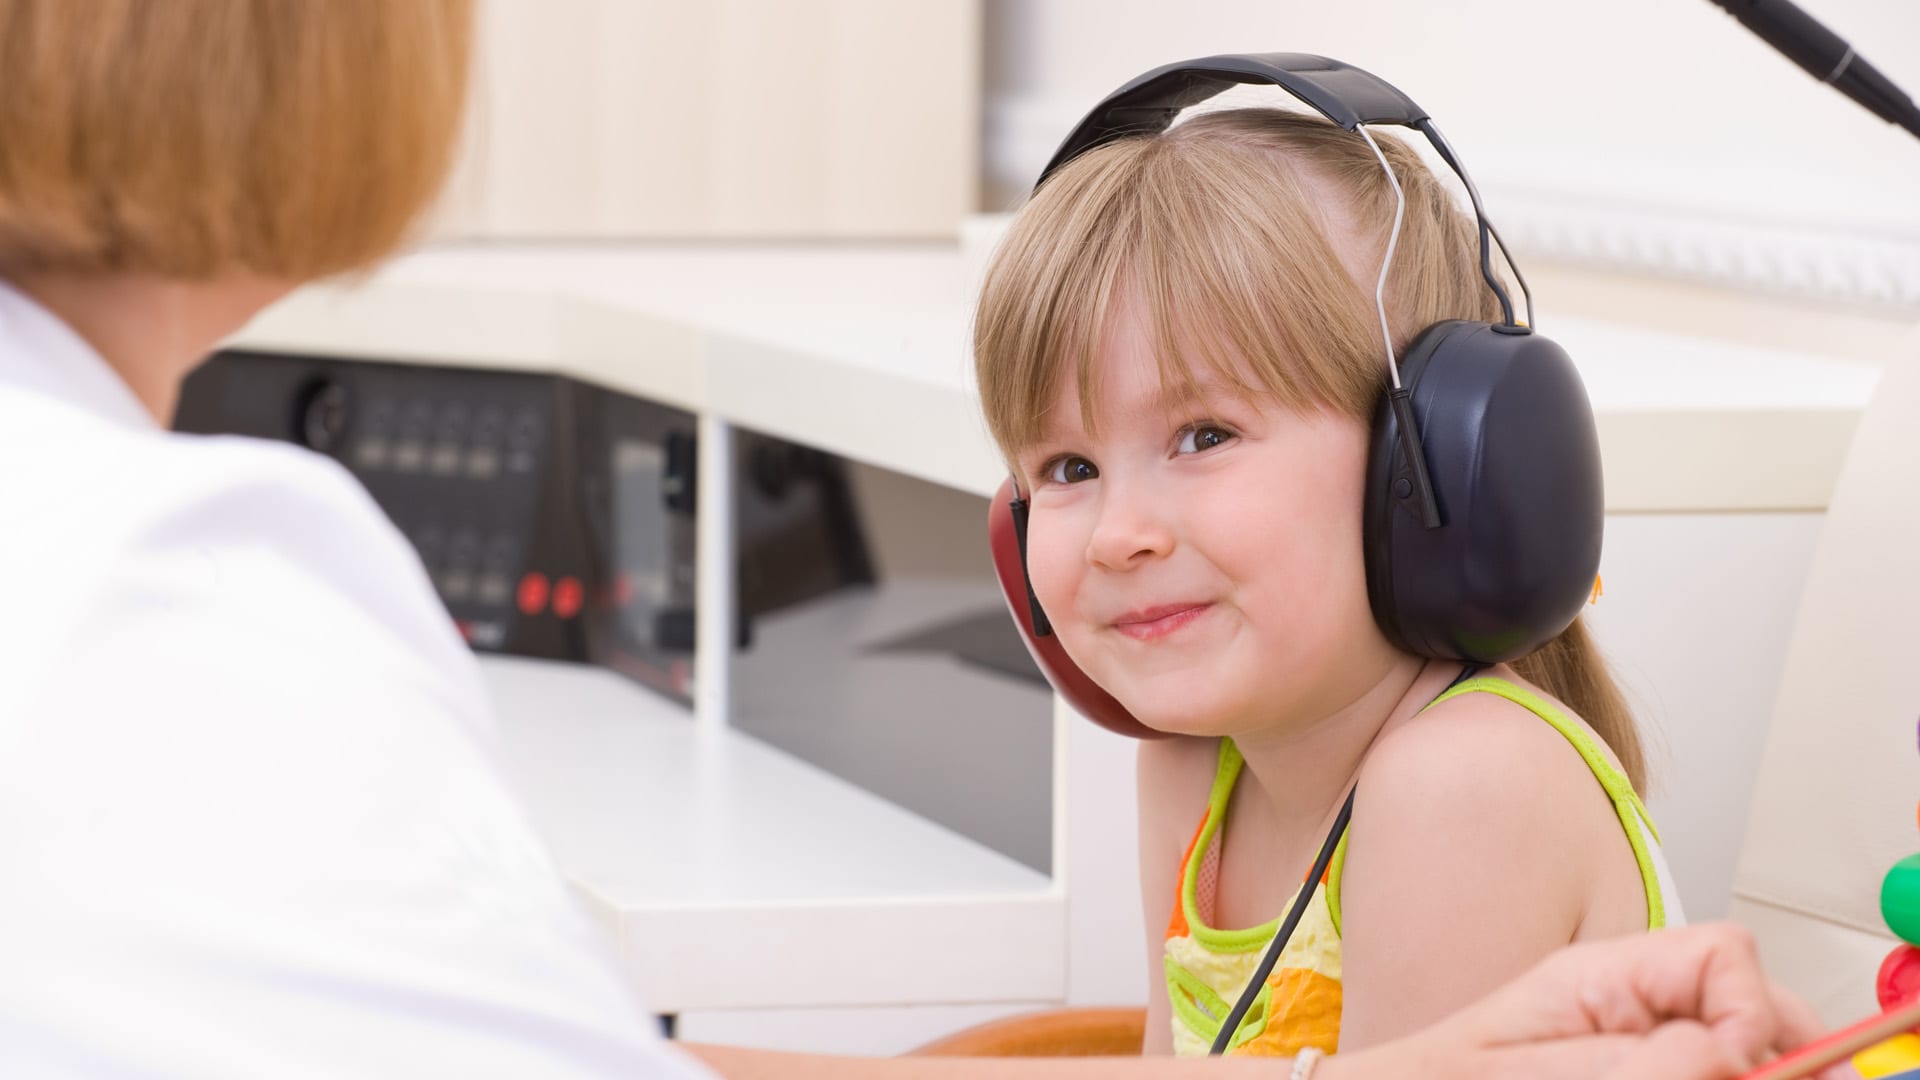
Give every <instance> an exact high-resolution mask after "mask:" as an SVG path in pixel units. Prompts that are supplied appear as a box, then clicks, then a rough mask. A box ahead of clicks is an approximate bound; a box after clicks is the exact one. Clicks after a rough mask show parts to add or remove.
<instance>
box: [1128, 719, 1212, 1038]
mask: <svg viewBox="0 0 1920 1080" xmlns="http://www.w3.org/2000/svg"><path fill="white" fill-rule="evenodd" d="M1219 748H1220V744H1219V742H1218V740H1215V739H1190V738H1176V739H1152V740H1147V741H1144V742H1142V743H1141V744H1140V750H1139V754H1138V758H1137V767H1136V777H1137V781H1136V782H1137V790H1138V792H1139V813H1140V910H1141V912H1142V913H1143V914H1144V915H1145V917H1146V946H1147V948H1146V960H1147V1032H1146V1039H1145V1040H1144V1044H1143V1045H1142V1046H1141V1053H1143V1054H1146V1055H1148V1056H1150V1057H1152V1056H1165V1055H1168V1054H1171V1053H1173V1026H1172V1025H1173V1018H1172V1008H1173V1007H1172V1006H1171V1005H1170V1004H1169V1003H1168V1002H1167V977H1166V968H1165V959H1164V958H1165V955H1166V942H1167V921H1168V920H1169V919H1171V918H1172V916H1173V905H1174V903H1175V901H1176V899H1177V897H1178V895H1179V893H1178V889H1177V885H1178V880H1179V874H1180V857H1181V856H1182V855H1184V854H1185V853H1186V845H1187V843H1188V841H1190V840H1191V839H1192V838H1193V832H1194V829H1196V828H1198V827H1199V824H1200V820H1201V818H1202V817H1203V816H1205V814H1206V809H1207V792H1208V790H1209V789H1210V788H1211V787H1212V786H1213V766H1214V762H1215V761H1216V760H1217V758H1218V756H1219V752H1220V749H1219Z"/></svg>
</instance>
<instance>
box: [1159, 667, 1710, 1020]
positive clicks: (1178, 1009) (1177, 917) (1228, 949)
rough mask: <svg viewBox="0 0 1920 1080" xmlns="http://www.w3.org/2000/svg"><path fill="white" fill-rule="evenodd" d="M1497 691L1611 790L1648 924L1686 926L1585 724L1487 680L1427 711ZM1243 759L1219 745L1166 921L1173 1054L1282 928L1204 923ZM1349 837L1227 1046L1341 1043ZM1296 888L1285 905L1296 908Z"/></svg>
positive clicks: (1640, 824) (1222, 1004)
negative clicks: (1343, 877)
mask: <svg viewBox="0 0 1920 1080" xmlns="http://www.w3.org/2000/svg"><path fill="white" fill-rule="evenodd" d="M1475 693H1483V694H1498V695H1500V696H1501V697H1504V698H1506V699H1507V700H1509V701H1512V702H1514V703H1516V704H1518V705H1521V706H1523V707H1524V708H1526V709H1527V710H1528V711H1530V712H1532V713H1533V714H1534V715H1535V716H1538V717H1539V718H1540V719H1542V720H1544V721H1546V722H1547V723H1548V724H1550V725H1552V726H1553V728H1554V730H1556V731H1558V732H1559V733H1560V734H1561V735H1562V736H1564V737H1565V738H1566V740H1567V741H1568V742H1569V743H1571V744H1572V745H1573V747H1574V749H1575V750H1577V751H1579V753H1580V756H1581V757H1582V758H1583V759H1584V760H1585V761H1586V763H1587V767H1588V768H1590V769H1591V770H1593V775H1594V778H1595V779H1597V780H1599V781H1600V786H1601V787H1602V788H1604V789H1605V790H1606V793H1607V796H1608V798H1609V799H1611V800H1612V802H1613V807H1614V811H1615V813H1616V814H1617V815H1618V816H1619V818H1620V825H1621V828H1623V829H1624V830H1626V834H1627V840H1628V842H1629V843H1630V844H1631V845H1632V847H1633V854H1634V858H1635V859H1636V860H1637V861H1638V862H1639V864H1640V878H1641V881H1642V882H1643V883H1644V884H1645V886H1646V890H1647V928H1648V929H1649V930H1658V929H1660V928H1662V927H1664V926H1669V925H1677V924H1678V923H1680V922H1681V921H1682V918H1681V915H1680V903H1679V897H1678V894H1677V893H1676V892H1675V890H1674V886H1673V874H1672V872H1671V871H1670V870H1669V869H1668V867H1667V864H1666V860H1665V858H1664V857H1663V856H1662V855H1661V853H1660V837H1659V834H1658V832H1656V831H1655V829H1654V827H1653V820H1652V818H1650V817H1649V816H1648V815H1647V808H1646V806H1645V805H1644V804H1642V803H1641V801H1640V796H1639V795H1637V794H1635V792H1634V790H1633V785H1632V784H1631V783H1629V782H1628V780H1627V778H1626V776H1625V774H1623V773H1622V772H1621V771H1620V770H1619V769H1618V768H1617V767H1616V766H1615V765H1614V764H1613V763H1612V762H1611V761H1609V760H1608V759H1607V756H1606V754H1605V753H1604V752H1602V750H1601V749H1600V746H1599V744H1598V743H1597V741H1596V740H1595V739H1594V737H1593V736H1592V735H1591V734H1589V733H1588V732H1587V730H1586V728H1584V727H1582V726H1581V725H1580V724H1578V723H1576V722H1575V721H1573V720H1572V719H1570V718H1569V717H1567V716H1566V714H1564V713H1562V712H1561V711H1560V710H1558V709H1556V708H1555V707H1554V706H1553V705H1552V704H1550V703H1548V702H1547V701H1545V700H1543V699H1541V698H1540V697H1539V696H1537V695H1535V694H1533V693H1530V692H1528V691H1527V690H1525V689H1523V688H1521V687H1519V686H1516V685H1514V684H1513V683H1510V682H1508V681H1506V680H1505V679H1498V678H1492V677H1480V678H1472V679H1467V680H1465V681H1463V682H1461V683H1460V684H1459V685H1457V686H1455V687H1453V688H1452V689H1450V690H1448V691H1447V692H1446V693H1444V694H1441V695H1440V696H1439V697H1437V698H1435V699H1434V700H1433V702H1432V704H1430V705H1428V706H1427V707H1428V708H1432V707H1433V705H1438V704H1439V703H1441V702H1443V701H1446V700H1448V699H1450V698H1454V697H1458V696H1459V695H1461V694H1475ZM1241 764H1242V759H1241V757H1240V751H1239V749H1238V748H1237V747H1235V746H1234V744H1233V740H1232V739H1222V740H1220V759H1219V764H1218V766H1217V767H1216V769H1215V771H1214V778H1213V791H1212V794H1211V795H1210V796H1209V798H1208V800H1207V813H1206V817H1205V818H1203V819H1202V820H1201V822H1200V828H1199V831H1198V832H1196V833H1195V834H1194V838H1193V842H1192V843H1191V844H1189V845H1188V847H1187V853H1186V857H1185V858H1184V859H1182V860H1181V874H1180V882H1179V897H1178V900H1177V902H1176V903H1175V904H1174V906H1173V917H1172V919H1171V920H1169V922H1168V925H1167V940H1166V950H1165V954H1164V955H1165V964H1166V979H1167V998H1168V1000H1169V1001H1170V1002H1171V1004H1172V1006H1173V1016H1172V1022H1173V1050H1174V1053H1175V1054H1178V1055H1181V1056H1193V1057H1198V1056H1204V1055H1205V1054H1206V1053H1207V1051H1208V1049H1209V1048H1210V1047H1212V1045H1213V1042H1214V1039H1215V1038H1216V1037H1218V1035H1219V1033H1220V1025H1221V1023H1222V1022H1224V1021H1225V1019H1226V1017H1227V1014H1228V1012H1230V1011H1231V1010H1232V1008H1233V1005H1234V1003H1235V1002H1236V1001H1238V1000H1239V999H1240V995H1241V994H1242V993H1243V992H1244V991H1245V990H1246V986H1247V981H1248V980H1249V979H1250V978H1251V977H1252V975H1253V972H1254V969H1255V968H1257V967H1258V966H1259V964H1260V960H1261V957H1262V956H1263V955H1264V954H1265V953H1266V950H1267V948H1268V946H1269V945H1271V944H1272V942H1273V936H1274V934H1275V933H1277V932H1278V931H1279V927H1280V920H1279V919H1277V918H1276V919H1274V920H1273V921H1272V922H1268V923H1265V924H1263V925H1260V926H1256V927H1253V928H1251V929H1247V930H1223V929H1219V928H1217V927H1214V926H1213V925H1211V924H1210V921H1209V920H1210V919H1211V918H1212V915H1213V911H1214V897H1215V893H1216V888H1217V885H1218V882H1219V875H1220V849H1221V840H1222V836H1221V824H1222V822H1224V821H1225V819H1226V814H1227V803H1228V800H1229V799H1230V798H1231V796H1232V794H1233V787H1234V781H1235V780H1237V779H1238V778H1239V776H1240V767H1241ZM1346 853H1347V838H1346V836H1344V835H1343V836H1342V837H1341V838H1340V842H1339V846H1338V847H1337V848H1336V849H1335V851H1334V856H1333V860H1332V862H1331V863H1330V864H1329V865H1328V867H1327V872H1326V873H1325V874H1324V875H1323V876H1322V878H1321V880H1319V881H1316V882H1312V883H1310V885H1309V883H1303V884H1302V886H1301V887H1302V888H1308V887H1311V888H1312V889H1313V897H1312V898H1311V900H1309V902H1308V904H1307V908H1306V911H1305V913H1304V914H1303V915H1302V916H1301V919H1300V924H1299V926H1297V927H1296V928H1295V929H1294V932H1293V937H1292V939H1291V940H1289V941H1288V942H1287V946H1286V949H1285V950H1284V951H1283V952H1282V953H1281V954H1280V959H1279V961H1278V962H1277V963H1276V964H1274V967H1273V971H1272V973H1271V974H1269V975H1268V977H1267V980H1266V985H1264V986H1262V987H1261V988H1260V993H1259V996H1258V997H1256V998H1255V999H1254V1002H1253V1005H1252V1007H1250V1008H1249V1009H1248V1010H1247V1014H1246V1016H1245V1018H1243V1019H1242V1020H1241V1023H1240V1028H1239V1030H1238V1031H1237V1032H1235V1034H1234V1036H1233V1039H1232V1041H1231V1042H1230V1043H1229V1044H1228V1048H1227V1053H1229V1054H1243V1055H1250V1056H1274V1057H1287V1056H1291V1055H1293V1054H1296V1053H1298V1052H1299V1051H1300V1050H1302V1049H1304V1048H1306V1047H1310V1046H1311V1047H1315V1048H1317V1049H1319V1050H1322V1051H1324V1052H1326V1053H1329V1054H1331V1053H1333V1052H1334V1051H1335V1050H1337V1049H1339V1044H1340V1008H1341V983H1340V978H1341V972H1340V873H1341V869H1342V867H1343V866H1344V864H1345V862H1346ZM1297 896H1298V894H1295V896H1293V897H1288V898H1287V902H1286V903H1285V904H1283V905H1282V906H1281V910H1282V911H1284V910H1286V909H1287V908H1290V907H1292V906H1293V902H1294V900H1295V899H1296V898H1297Z"/></svg>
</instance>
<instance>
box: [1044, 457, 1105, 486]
mask: <svg viewBox="0 0 1920 1080" xmlns="http://www.w3.org/2000/svg"><path fill="white" fill-rule="evenodd" d="M1099 475H1100V469H1099V468H1098V467H1097V466H1095V465H1094V463H1093V462H1091V461H1088V460H1087V459H1086V458H1083V457H1063V458H1061V459H1060V460H1059V461H1056V462H1054V463H1053V467H1052V468H1050V469H1048V470H1047V479H1049V480H1052V481H1053V482H1054V483H1056V484H1078V483H1081V482H1082V481H1086V480H1092V479H1093V478H1094V477H1096V476H1099Z"/></svg>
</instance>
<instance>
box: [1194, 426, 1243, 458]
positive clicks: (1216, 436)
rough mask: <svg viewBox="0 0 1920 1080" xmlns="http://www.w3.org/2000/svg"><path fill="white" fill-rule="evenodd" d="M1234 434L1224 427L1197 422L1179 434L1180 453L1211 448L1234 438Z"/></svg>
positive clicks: (1197, 451)
mask: <svg viewBox="0 0 1920 1080" xmlns="http://www.w3.org/2000/svg"><path fill="white" fill-rule="evenodd" d="M1234 437H1235V436H1234V434H1233V432H1231V431H1228V430H1227V429H1225V428H1220V427H1214V426H1213V425H1211V424H1197V425H1195V426H1193V427H1190V428H1188V429H1187V430H1186V431H1185V432H1184V433H1182V434H1181V436H1180V453H1183V454H1197V453H1199V452H1200V451H1202V450H1211V449H1213V448H1214V447H1216V446H1220V445H1222V444H1223V443H1226V442H1228V441H1230V440H1232V439H1233V438H1234Z"/></svg>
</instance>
